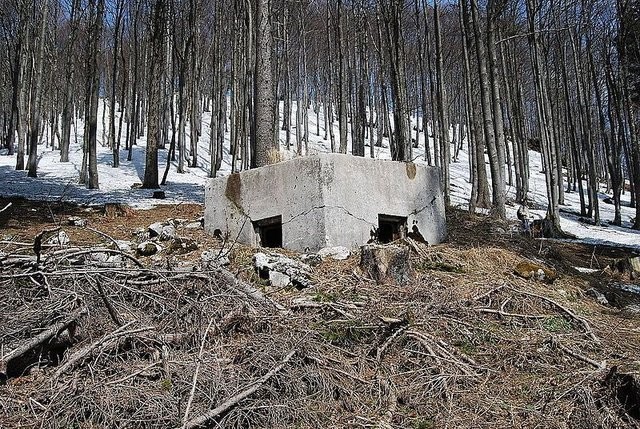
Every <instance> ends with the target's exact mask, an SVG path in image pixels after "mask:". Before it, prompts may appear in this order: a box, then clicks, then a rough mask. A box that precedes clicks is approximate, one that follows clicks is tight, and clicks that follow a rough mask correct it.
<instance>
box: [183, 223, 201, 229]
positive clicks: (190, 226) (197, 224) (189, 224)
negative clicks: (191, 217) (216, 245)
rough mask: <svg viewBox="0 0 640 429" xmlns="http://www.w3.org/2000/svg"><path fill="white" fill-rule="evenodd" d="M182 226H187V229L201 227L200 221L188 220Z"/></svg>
mask: <svg viewBox="0 0 640 429" xmlns="http://www.w3.org/2000/svg"><path fill="white" fill-rule="evenodd" d="M184 227H185V228H187V229H201V228H203V226H202V223H201V222H189V223H186V224H185V225H184Z"/></svg>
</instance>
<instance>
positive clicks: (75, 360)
mask: <svg viewBox="0 0 640 429" xmlns="http://www.w3.org/2000/svg"><path fill="white" fill-rule="evenodd" d="M135 322H136V321H135V320H132V321H131V322H129V323H127V324H125V325H122V326H120V327H119V328H118V329H116V330H115V331H113V332H111V333H110V334H107V335H105V336H104V337H102V338H101V339H99V340H97V341H94V342H93V343H91V344H89V345H88V346H86V347H84V348H82V349H80V350H78V351H77V352H75V353H73V354H72V355H71V356H69V359H67V361H66V362H65V363H64V364H62V365H60V366H59V367H58V369H57V370H56V372H55V373H54V374H53V376H52V377H51V379H52V381H53V382H55V381H56V380H57V379H58V378H59V377H60V376H61V375H62V374H64V373H65V372H66V371H68V370H70V369H72V368H73V367H75V366H76V365H78V364H79V363H80V362H82V361H83V360H84V359H85V358H86V357H87V356H89V355H90V354H91V353H93V351H94V350H96V349H98V348H102V347H105V346H107V345H108V344H109V343H111V342H112V341H114V340H117V339H118V338H120V337H125V336H127V335H132V334H137V333H138V332H144V331H149V330H152V329H154V328H153V327H150V326H147V327H144V328H137V329H132V330H129V331H126V330H125V329H126V328H128V327H129V326H131V325H132V324H134V323H135Z"/></svg>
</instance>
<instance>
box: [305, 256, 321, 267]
mask: <svg viewBox="0 0 640 429" xmlns="http://www.w3.org/2000/svg"><path fill="white" fill-rule="evenodd" d="M300 260H301V261H302V262H304V263H305V264H307V265H309V266H311V267H315V266H316V265H318V264H320V262H322V258H321V257H320V255H318V254H317V253H311V254H306V253H304V254H302V255H300Z"/></svg>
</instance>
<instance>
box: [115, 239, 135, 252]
mask: <svg viewBox="0 0 640 429" xmlns="http://www.w3.org/2000/svg"><path fill="white" fill-rule="evenodd" d="M116 244H117V245H118V247H117V250H120V251H121V252H131V251H132V250H133V244H132V243H131V242H130V241H127V240H116Z"/></svg>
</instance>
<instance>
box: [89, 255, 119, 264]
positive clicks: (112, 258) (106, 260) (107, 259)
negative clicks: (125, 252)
mask: <svg viewBox="0 0 640 429" xmlns="http://www.w3.org/2000/svg"><path fill="white" fill-rule="evenodd" d="M91 260H92V261H94V262H98V263H99V265H105V266H114V267H115V266H120V265H122V255H113V254H110V253H106V252H97V253H92V254H91Z"/></svg>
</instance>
